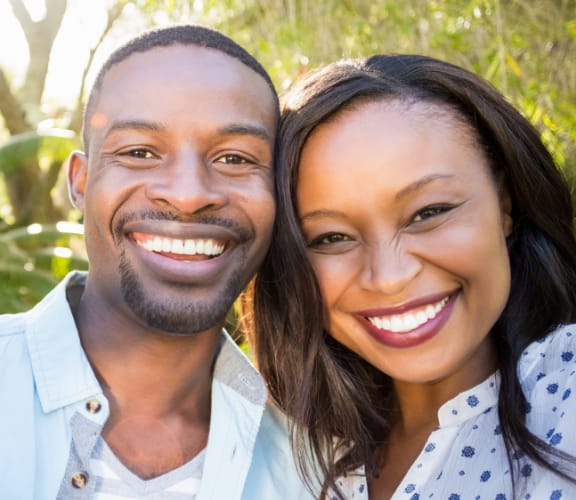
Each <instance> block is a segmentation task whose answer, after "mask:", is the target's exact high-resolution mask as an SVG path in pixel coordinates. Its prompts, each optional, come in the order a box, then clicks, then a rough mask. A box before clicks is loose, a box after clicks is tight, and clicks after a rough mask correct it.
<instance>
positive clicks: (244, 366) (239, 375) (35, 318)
mask: <svg viewBox="0 0 576 500" xmlns="http://www.w3.org/2000/svg"><path fill="white" fill-rule="evenodd" d="M86 276H87V273H84V272H72V273H70V274H68V275H67V276H66V277H65V278H64V280H62V281H61V282H60V283H59V284H58V285H57V286H56V287H55V288H54V289H53V290H52V291H51V292H50V293H49V294H48V295H47V296H46V297H45V298H44V299H43V300H42V301H41V302H40V303H39V304H38V305H37V306H36V307H34V308H33V309H32V310H31V311H30V313H29V316H28V321H27V326H26V336H27V341H28V345H29V350H30V358H31V362H32V369H33V371H34V379H35V382H36V387H37V390H38V396H39V399H40V402H41V405H42V409H43V410H44V412H46V413H47V412H50V411H53V410H55V409H57V408H60V407H63V406H67V405H70V404H73V403H77V402H79V401H83V400H85V399H86V398H90V397H94V396H97V395H101V394H102V389H101V387H100V384H99V383H98V380H97V379H96V376H95V375H94V372H93V370H92V367H91V366H90V363H89V362H88V358H87V357H86V353H85V352H84V349H83V348H82V345H81V343H80V337H79V334H78V330H77V328H76V323H75V321H74V317H73V315H72V311H71V310H70V306H69V304H68V301H67V299H66V290H67V288H68V287H69V286H75V285H78V284H81V283H83V282H85V280H86ZM214 378H215V379H216V380H218V381H219V382H221V383H223V384H225V385H227V386H229V387H230V388H231V389H233V390H235V391H236V392H238V393H239V394H240V395H241V396H242V397H244V398H246V399H247V400H248V401H250V402H251V403H254V404H256V405H263V404H264V403H265V402H266V398H267V390H266V385H265V383H264V381H263V379H262V377H261V376H260V374H259V373H258V372H257V371H256V369H255V368H254V367H253V366H252V364H251V363H250V361H248V359H247V358H246V356H245V355H244V353H243V352H242V351H241V350H240V349H239V347H238V346H237V345H236V343H235V342H234V340H232V339H231V338H230V336H229V335H228V334H227V333H226V332H225V331H222V339H221V341H220V349H219V352H218V353H217V355H216V360H215V364H214Z"/></svg>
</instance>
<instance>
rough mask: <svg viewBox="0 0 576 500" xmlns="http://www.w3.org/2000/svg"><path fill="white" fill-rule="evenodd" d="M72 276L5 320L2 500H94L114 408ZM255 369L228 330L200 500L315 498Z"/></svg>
mask: <svg viewBox="0 0 576 500" xmlns="http://www.w3.org/2000/svg"><path fill="white" fill-rule="evenodd" d="M82 279H84V275H83V274H82V273H71V274H70V275H68V276H67V277H66V279H65V280H64V281H63V282H62V283H60V284H59V285H58V286H57V287H56V288H55V289H54V290H52V292H51V293H50V294H49V295H47V296H46V297H45V298H44V300H43V301H42V302H40V303H39V304H38V305H37V306H36V307H34V308H33V309H31V310H30V311H28V312H26V313H21V314H14V315H2V316H0V409H1V410H0V411H1V412H2V413H1V415H2V416H1V417H0V498H2V499H10V500H20V499H21V500H40V499H42V500H44V499H55V498H63V499H67V500H68V499H75V498H78V499H89V498H92V496H93V491H94V481H91V471H90V456H91V453H92V450H93V447H94V446H95V444H96V441H97V439H98V437H99V435H100V431H101V430H102V427H103V425H104V423H105V422H106V419H107V418H108V415H109V406H108V401H107V400H106V398H105V397H104V394H103V393H102V389H101V387H100V385H99V383H98V381H97V379H96V377H95V375H94V372H93V371H92V368H91V366H90V364H89V362H88V359H87V357H86V354H85V353H84V350H83V349H82V346H81V344H80V339H79V336H78V331H77V329H76V325H75V323H74V318H73V316H72V313H71V311H70V307H69V305H68V302H67V300H66V287H67V284H68V283H70V282H74V281H78V280H82ZM266 399H267V392H266V387H265V384H264V382H263V380H262V379H261V377H260V375H259V374H258V373H257V371H256V370H255V369H254V368H253V367H252V365H251V364H250V362H249V361H248V360H247V359H246V358H245V356H244V355H243V354H242V352H241V351H240V350H239V349H238V348H237V347H236V345H235V344H234V342H233V341H232V340H231V339H230V338H229V336H228V335H227V334H226V333H225V332H223V336H222V342H221V348H220V351H219V354H218V356H217V359H216V363H215V369H214V378H213V382H212V414H211V419H210V431H209V436H208V444H207V448H206V456H205V463H204V470H203V476H202V481H201V486H200V491H199V494H198V496H197V500H208V499H213V500H224V499H226V500H235V499H243V500H273V499H290V500H298V499H310V498H313V496H311V495H310V494H309V493H308V492H307V490H306V489H305V487H304V486H303V484H302V482H301V481H300V479H299V477H298V474H297V472H296V468H295V466H294V463H293V460H292V455H291V452H290V448H289V444H288V440H287V435H286V428H285V423H284V421H283V418H282V416H281V415H279V414H278V413H277V412H276V411H275V410H274V409H273V408H271V407H270V406H269V405H267V404H266Z"/></svg>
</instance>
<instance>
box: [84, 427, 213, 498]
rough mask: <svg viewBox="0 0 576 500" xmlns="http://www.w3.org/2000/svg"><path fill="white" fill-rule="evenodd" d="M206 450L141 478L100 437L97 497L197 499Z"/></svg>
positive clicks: (95, 466) (95, 458)
mask: <svg viewBox="0 0 576 500" xmlns="http://www.w3.org/2000/svg"><path fill="white" fill-rule="evenodd" d="M205 454H206V450H205V449H204V450H202V451H201V452H200V453H199V454H198V455H196V456H195V457H194V458H193V459H192V460H190V461H189V462H187V463H185V464H183V465H182V466H180V467H178V468H176V469H174V470H171V471H169V472H167V473H166V474H162V475H161V476H158V477H155V478H152V479H141V478H140V477H138V476H137V475H136V474H134V473H133V472H132V471H130V469H128V468H127V467H126V466H125V465H124V464H123V463H122V462H121V461H120V460H119V459H118V458H117V457H116V455H115V454H114V452H113V451H112V450H111V449H110V447H109V446H108V445H107V444H106V441H104V440H103V439H102V437H99V439H98V443H97V444H96V446H95V447H94V450H93V452H92V458H91V466H92V473H93V475H94V480H95V481H96V487H95V491H94V500H125V499H129V498H130V499H134V498H143V499H144V498H145V499H150V500H152V499H153V500H194V499H195V498H196V495H197V494H198V491H199V489H200V481H201V479H202V467H203V465H204V455H205Z"/></svg>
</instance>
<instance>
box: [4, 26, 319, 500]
mask: <svg viewBox="0 0 576 500" xmlns="http://www.w3.org/2000/svg"><path fill="white" fill-rule="evenodd" d="M277 118H278V99H277V96H276V93H275V91H274V88H273V85H272V83H271V81H270V79H269V77H268V75H267V74H266V72H265V71H264V70H263V69H262V68H261V66H260V65H259V64H258V62H256V60H255V59H254V58H253V57H252V56H250V55H249V54H247V53H246V52H245V51H244V50H243V49H242V48H240V47H239V46H238V45H237V44H235V43H234V42H233V41H231V40H230V39H228V38H227V37H225V36H224V35H222V34H219V33H217V32H214V31H212V30H208V29H206V28H201V27H197V26H196V27H191V26H179V27H172V28H166V29H162V30H159V31H154V32H149V33H147V34H144V35H143V36H142V37H140V38H137V39H135V40H133V41H132V42H129V43H128V44H127V45H126V46H124V47H123V48H121V49H119V50H118V51H117V52H115V53H114V54H113V55H112V56H111V57H110V59H109V60H108V62H107V63H105V65H104V67H103V68H102V70H101V72H100V74H99V75H98V77H97V79H96V82H95V85H94V88H93V90H92V93H91V96H90V99H89V102H88V104H87V109H86V115H85V123H84V140H85V150H86V152H85V153H79V152H76V153H74V154H73V155H72V156H71V158H70V159H69V174H68V180H69V188H70V193H71V198H72V200H73V203H74V204H75V206H76V207H77V208H79V209H80V210H81V211H82V212H83V214H84V222H85V241H86V247H87V252H88V256H89V260H90V271H89V273H88V275H87V276H86V275H84V274H79V273H72V274H71V275H69V276H68V277H67V278H66V279H65V280H64V281H63V282H62V283H61V284H60V285H59V286H58V287H56V288H55V289H54V290H53V291H52V292H51V293H50V294H49V295H48V296H47V297H46V298H45V299H44V300H43V301H42V302H41V303H40V304H39V305H37V306H36V307H35V308H34V309H32V310H31V311H29V312H27V313H23V314H19V315H5V316H2V317H0V373H1V374H2V376H1V377H0V403H1V405H2V409H3V416H2V417H1V418H2V423H1V426H0V443H1V445H0V498H6V499H11V500H14V499H26V500H29V499H52V498H63V499H68V498H82V499H84V498H98V499H109V498H115V499H119V498H135V497H137V498H146V497H147V495H150V498H152V497H153V498H162V499H175V500H176V499H183V498H196V499H198V500H201V499H218V500H231V499H240V498H242V499H249V500H259V499H262V500H267V499H274V498H282V499H284V498H286V499H296V498H306V497H308V494H307V492H306V490H305V489H304V487H303V486H302V485H301V483H300V481H299V479H298V476H297V474H296V472H295V469H294V466H293V462H292V458H291V454H290V451H289V449H288V447H287V441H286V436H285V435H284V433H283V426H282V425H281V423H280V421H279V417H277V416H275V414H274V413H273V411H272V410H271V409H270V408H268V407H266V397H267V393H266V389H265V385H264V383H263V381H262V380H261V379H260V377H259V375H258V374H257V373H256V371H255V370H254V369H253V368H252V367H251V365H250V364H249V363H248V361H247V360H246V359H245V358H244V357H243V356H242V354H241V353H240V351H239V350H238V349H237V348H236V346H235V345H234V343H233V342H232V341H231V340H230V339H229V337H228V336H227V335H226V334H225V333H223V331H222V327H223V324H224V320H225V316H226V313H227V311H228V310H229V309H230V307H231V305H232V303H233V302H234V300H235V299H236V297H237V296H238V294H239V293H240V291H241V290H242V289H243V288H244V287H245V286H246V284H247V283H248V281H249V280H250V278H251V277H252V276H253V274H254V273H255V271H256V269H257V268H258V266H259V264H260V262H261V260H262V258H263V256H264V254H265V252H266V250H267V247H268V243H269V239H270V234H271V228H272V224H273V217H274V210H275V208H274V199H273V188H272V178H271V176H272V159H273V144H274V138H275V129H276V123H277Z"/></svg>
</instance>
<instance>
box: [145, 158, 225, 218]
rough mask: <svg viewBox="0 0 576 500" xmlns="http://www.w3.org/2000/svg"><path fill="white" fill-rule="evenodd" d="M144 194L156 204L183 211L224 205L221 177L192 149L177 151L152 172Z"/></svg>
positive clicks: (195, 210) (203, 209)
mask: <svg viewBox="0 0 576 500" xmlns="http://www.w3.org/2000/svg"><path fill="white" fill-rule="evenodd" d="M155 174H156V175H155V177H154V179H153V180H152V181H151V182H150V183H149V184H148V186H147V190H146V193H147V196H148V198H149V199H151V200H152V201H153V202H154V203H155V204H157V205H161V206H164V207H170V208H173V209H175V210H177V211H179V212H183V213H189V214H194V213H199V212H204V211H207V210H211V209H212V210H213V209H216V208H219V207H221V206H223V205H225V204H226V202H227V199H228V197H227V193H226V189H225V183H223V182H222V178H221V177H222V176H221V174H219V173H218V172H217V171H215V170H214V168H213V166H212V165H211V164H210V162H209V161H208V160H206V159H205V158H204V157H202V156H201V155H200V154H198V153H196V152H194V151H187V152H183V153H179V154H178V155H177V156H175V157H174V158H173V159H171V160H170V161H168V162H167V163H166V164H165V165H163V166H162V168H161V169H158V170H157V171H156V172H155Z"/></svg>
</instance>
